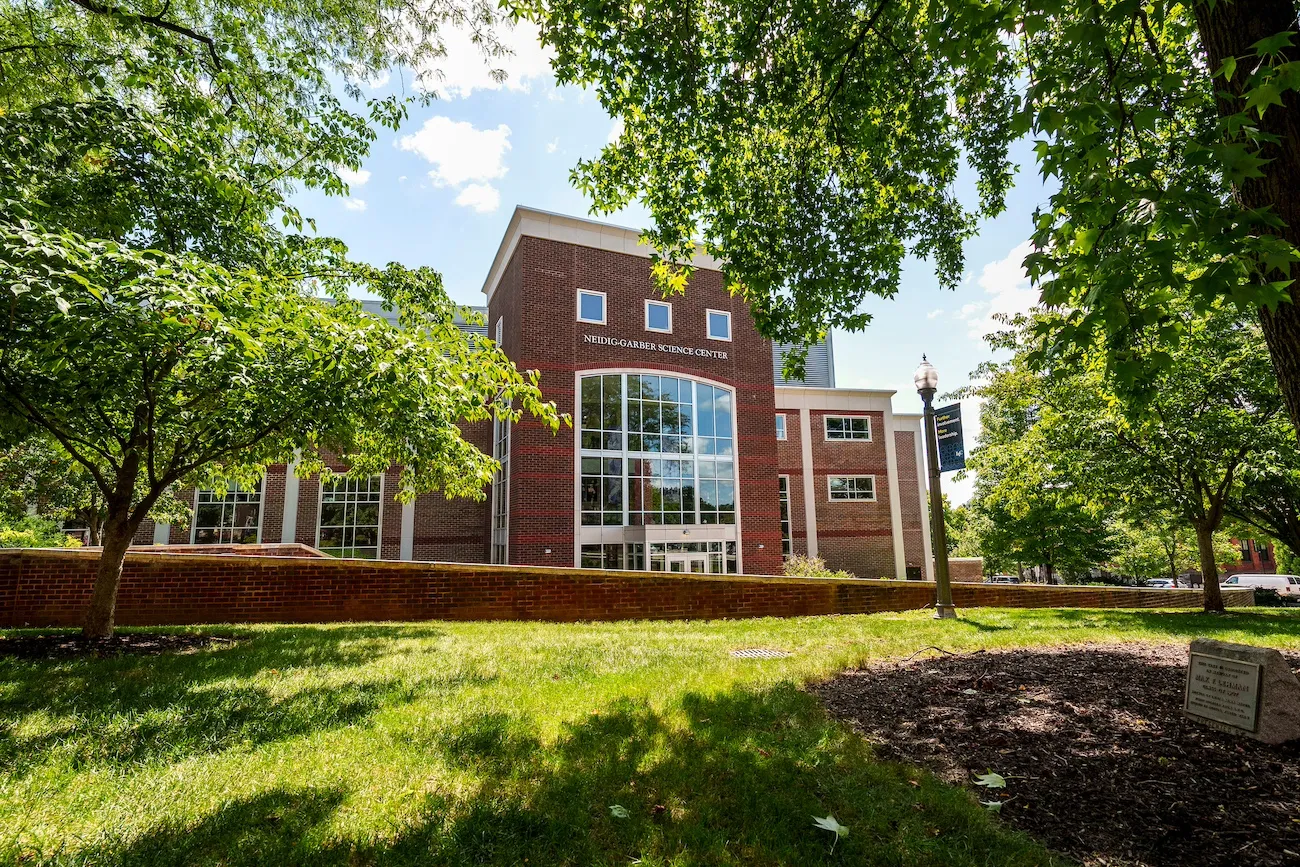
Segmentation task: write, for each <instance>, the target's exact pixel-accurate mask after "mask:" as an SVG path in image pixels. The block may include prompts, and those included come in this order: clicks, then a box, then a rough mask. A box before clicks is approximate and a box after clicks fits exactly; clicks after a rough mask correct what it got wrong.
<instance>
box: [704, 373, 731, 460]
mask: <svg viewBox="0 0 1300 867" xmlns="http://www.w3.org/2000/svg"><path fill="white" fill-rule="evenodd" d="M695 411H696V416H697V421H698V424H697V428H698V429H697V431H696V437H695V441H696V444H697V446H698V449H697V451H698V452H699V454H702V455H730V454H731V451H732V440H731V392H729V391H727V390H726V389H722V388H717V387H715V386H712V385H705V384H704V383H702V382H697V383H696V384H695Z"/></svg>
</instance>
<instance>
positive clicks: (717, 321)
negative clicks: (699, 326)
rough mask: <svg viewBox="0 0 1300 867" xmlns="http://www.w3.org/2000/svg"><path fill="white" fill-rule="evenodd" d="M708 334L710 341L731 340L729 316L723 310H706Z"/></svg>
mask: <svg viewBox="0 0 1300 867" xmlns="http://www.w3.org/2000/svg"><path fill="white" fill-rule="evenodd" d="M705 316H707V317H708V328H709V330H708V334H709V339H710V340H730V339H731V314H730V313H728V312H726V311H725V310H708V311H706V312H705Z"/></svg>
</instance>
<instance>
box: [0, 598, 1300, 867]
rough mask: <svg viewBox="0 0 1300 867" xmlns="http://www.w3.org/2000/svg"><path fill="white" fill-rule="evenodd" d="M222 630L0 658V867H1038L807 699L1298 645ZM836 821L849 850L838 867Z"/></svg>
mask: <svg viewBox="0 0 1300 867" xmlns="http://www.w3.org/2000/svg"><path fill="white" fill-rule="evenodd" d="M210 631H211V632H213V633H215V634H233V635H239V636H244V637H246V638H247V639H248V640H247V641H244V642H242V643H240V644H237V645H235V646H233V647H225V648H221V649H213V650H209V651H203V652H196V653H189V654H180V655H171V656H162V657H152V658H140V657H131V658H117V659H109V660H99V661H84V660H79V661H65V662H44V663H29V662H18V661H16V660H13V659H6V658H0V862H3V863H20V864H26V863H50V864H94V865H107V864H158V865H170V864H178V863H202V864H229V865H242V864H249V865H252V864H267V863H270V864H276V865H288V864H298V863H313V864H315V863H321V864H370V863H379V864H522V863H525V862H527V863H528V864H530V865H543V864H610V865H628V864H634V863H640V864H647V865H654V864H661V865H667V864H673V865H686V864H800V865H802V864H821V863H852V864H896V865H931V864H933V865H966V864H970V865H975V864H980V865H983V864H990V865H992V864H999V865H1001V864H1007V865H1029V864H1047V863H1053V862H1052V860H1051V858H1050V857H1049V856H1048V855H1047V854H1046V853H1045V852H1044V851H1043V850H1042V849H1041V848H1039V847H1038V846H1036V845H1035V844H1034V843H1032V842H1031V841H1028V840H1026V839H1024V838H1022V837H1019V836H1017V835H1015V834H1011V833H1008V832H1006V831H1004V830H1002V829H1000V828H999V827H998V825H997V822H996V820H995V819H993V818H992V817H990V816H989V815H988V814H986V813H985V811H984V810H983V809H982V808H981V807H980V806H979V805H978V804H977V803H976V801H975V800H974V799H973V798H972V797H971V796H970V795H968V794H967V793H965V792H963V791H960V790H956V789H952V788H949V787H947V786H944V785H942V784H940V783H939V782H938V781H937V780H934V779H932V778H929V777H927V776H925V775H924V774H921V773H919V772H917V771H915V770H910V769H908V768H906V767H903V766H898V765H891V764H884V763H878V762H875V761H873V759H872V756H871V751H870V749H869V748H868V747H867V746H866V745H865V744H864V743H863V742H861V741H860V740H859V739H857V738H856V737H855V736H854V735H853V734H852V733H851V732H849V731H848V730H846V729H845V728H843V727H841V726H839V725H837V724H835V723H832V722H830V721H829V720H828V719H827V718H826V717H825V716H824V715H823V714H822V712H821V711H820V708H819V707H818V705H817V704H816V702H815V701H814V700H812V699H811V698H810V697H808V696H807V695H806V694H804V693H803V692H802V691H800V689H799V686H800V685H801V684H802V683H804V682H806V681H808V680H809V679H815V678H821V677H825V676H828V675H830V674H832V673H834V672H836V671H838V670H840V669H843V668H845V667H847V666H851V665H853V664H855V663H857V662H860V661H863V660H867V659H872V658H882V657H893V656H906V655H909V654H911V653H913V652H915V651H918V650H920V649H921V648H924V647H925V646H927V645H931V644H933V645H939V646H941V647H943V648H946V649H949V650H958V649H976V648H993V647H1011V646H1023V645H1043V644H1060V643H1067V642H1086V641H1113V640H1123V641H1184V640H1186V639H1188V638H1190V637H1192V636H1196V635H1213V636H1215V637H1219V638H1224V639H1228V640H1238V641H1247V642H1253V643H1266V644H1270V645H1273V646H1278V647H1290V648H1300V616H1296V615H1294V614H1289V613H1283V612H1278V611H1257V612H1245V613H1233V614H1229V615H1227V616H1222V617H1205V616H1201V615H1194V614H1186V613H1182V614H1176V613H1164V612H1117V611H1106V612H1102V611H1036V612H1031V611H1018V612H1012V611H993V610H975V611H965V612H963V619H962V620H960V621H957V622H943V623H939V622H936V621H934V620H932V619H930V618H929V617H927V616H925V615H923V614H920V613H912V614H878V615H873V616H861V617H827V618H805V619H797V620H750V621H735V622H712V623H703V622H697V623H620V624H594V625H593V624H583V625H557V624H522V623H509V624H495V623H493V624H488V623H420V624H406V625H378V624H364V625H339V626H321V627H316V626H273V627H249V628H229V627H214V628H212V629H211V630H210ZM742 647H770V648H780V649H784V650H787V651H790V652H791V653H792V656H790V657H789V658H787V659H779V660H744V659H733V658H732V657H731V656H730V655H729V651H731V650H732V649H735V648H742ZM612 805H621V806H622V807H624V808H626V810H627V812H628V817H627V818H619V817H617V816H615V815H613V814H612V813H611V810H610V807H611V806H612ZM827 813H831V814H834V816H835V817H836V818H837V819H839V820H840V822H842V823H843V824H845V825H847V826H848V827H849V828H850V829H851V833H850V835H849V836H848V837H846V838H844V839H842V840H840V841H839V843H838V844H837V845H836V846H835V848H834V851H833V852H832V851H831V842H832V836H831V835H830V834H828V833H827V832H825V831H821V830H817V829H815V828H813V826H812V817H813V815H814V814H815V815H818V816H824V815H826V814H827Z"/></svg>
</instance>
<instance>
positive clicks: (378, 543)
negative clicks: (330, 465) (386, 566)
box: [315, 473, 388, 561]
mask: <svg viewBox="0 0 1300 867" xmlns="http://www.w3.org/2000/svg"><path fill="white" fill-rule="evenodd" d="M372 475H375V476H379V524H378V526H377V532H376V533H375V560H376V561H378V560H382V559H384V490H385V489H386V488H387V487H388V484H387V482H388V479H387V478H386V476H387V475H388V474H387V473H373V474H372ZM346 478H347V477H346V476H344V475H342V474H340V475H337V476H335V478H334V483H338V482H341V481H344V480H345V479H346ZM324 505H325V483H324V482H321V481H320V480H317V482H316V546H315V547H316V548H320V531H321V526H320V519H321V509H322V507H323V506H324ZM344 526H345V527H346V526H347V525H346V524H344ZM353 547H354V548H355V547H356V546H355V545H354V546H353ZM328 556H330V557H334V556H335V555H333V554H330V555H328ZM336 559H340V560H342V559H344V558H342V557H337V558H336Z"/></svg>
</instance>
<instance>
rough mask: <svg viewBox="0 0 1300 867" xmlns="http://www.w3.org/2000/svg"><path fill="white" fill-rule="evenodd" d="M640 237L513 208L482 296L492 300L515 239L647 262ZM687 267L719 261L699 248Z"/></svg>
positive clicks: (717, 265) (714, 266)
mask: <svg viewBox="0 0 1300 867" xmlns="http://www.w3.org/2000/svg"><path fill="white" fill-rule="evenodd" d="M641 235H642V232H641V230H640V229H630V228H627V227H626V226H616V225H614V224H612V223H602V222H599V221H598V220H592V219H589V218H586V217H573V216H569V215H568V214H557V213H555V212H553V211H544V210H541V209H540V208H530V207H526V206H524V205H515V210H514V213H512V214H511V215H510V222H509V223H508V224H506V231H505V235H503V236H502V238H501V244H500V245H499V246H498V247H497V252H496V256H494V257H493V259H492V267H491V268H490V269H488V273H487V277H486V279H484V281H483V294H484V295H486V296H487V299H488V301H491V300H492V295H493V293H494V292H496V288H497V284H499V283H500V282H501V275H502V274H504V273H505V269H506V266H507V265H508V264H509V263H510V257H511V256H513V255H514V251H515V247H517V246H518V245H519V239H520V238H522V237H524V236H528V237H532V238H544V239H546V240H549V241H561V242H563V243H568V244H577V245H579V246H583V247H592V248H595V249H597V250H608V251H610V252H614V253H624V254H626V255H630V256H641V257H643V258H646V259H649V258H650V256H651V255H652V254H653V253H654V251H653V249H652V248H651V247H650V246H649V245H647V244H643V243H641ZM691 264H692V265H693V266H694V267H696V268H705V269H708V270H712V271H721V270H722V262H721V261H719V260H717V259H715V258H713V257H712V256H710V255H708V254H707V253H705V252H704V250H703V248H702V247H697V252H696V255H695V257H694V258H693V259H692V260H691Z"/></svg>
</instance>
